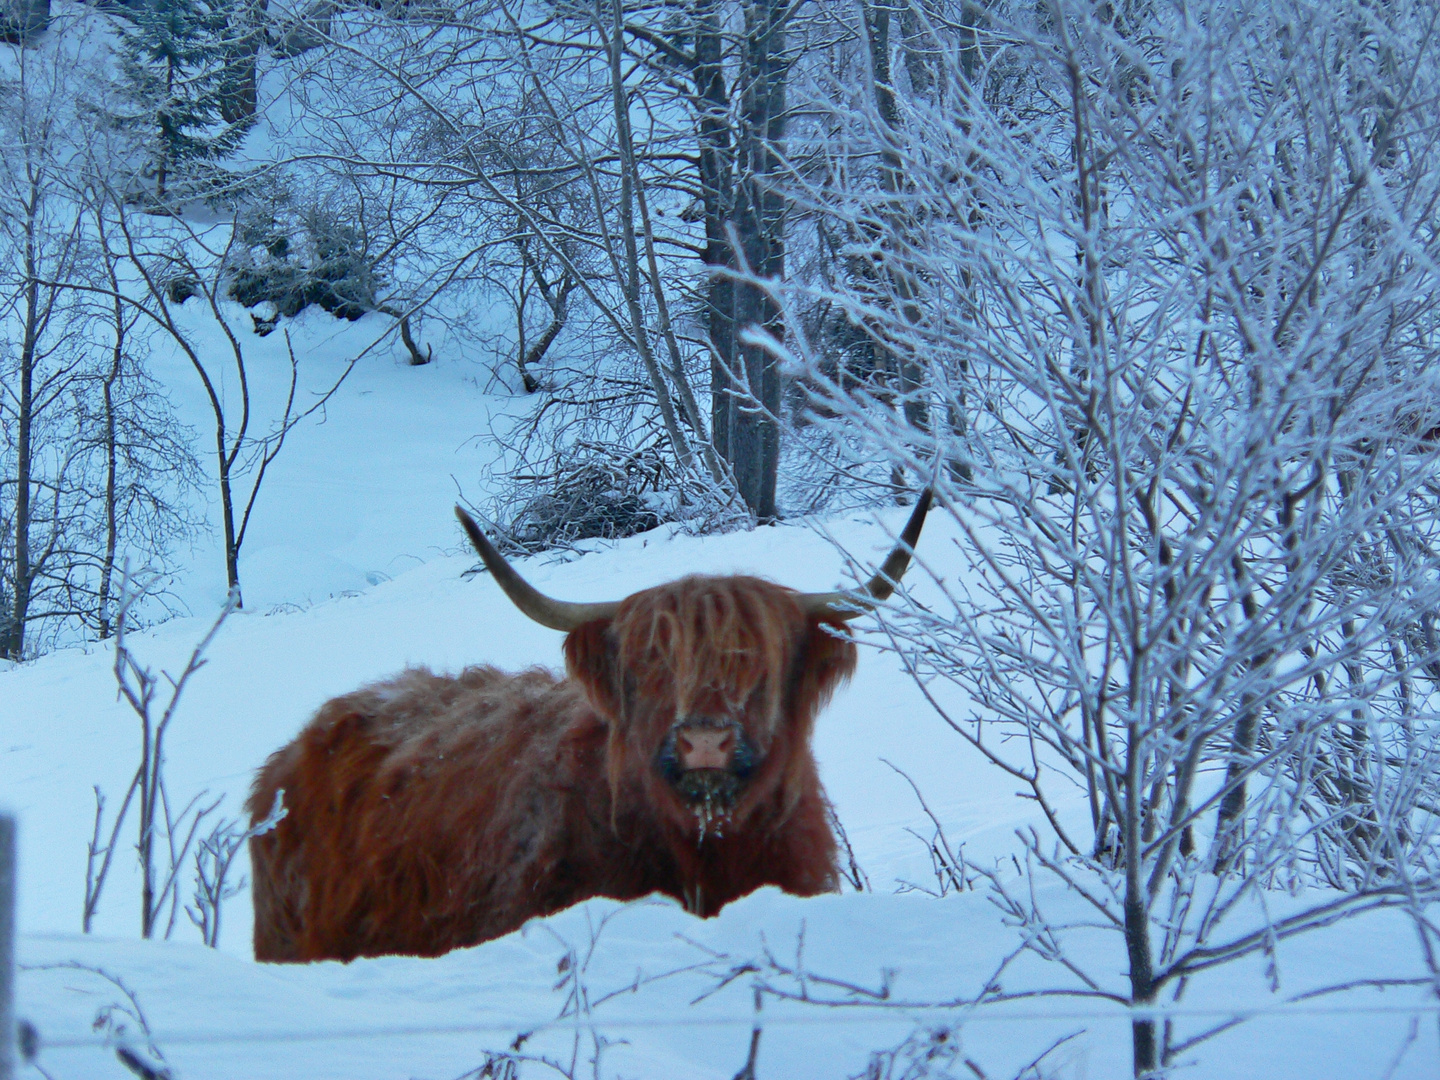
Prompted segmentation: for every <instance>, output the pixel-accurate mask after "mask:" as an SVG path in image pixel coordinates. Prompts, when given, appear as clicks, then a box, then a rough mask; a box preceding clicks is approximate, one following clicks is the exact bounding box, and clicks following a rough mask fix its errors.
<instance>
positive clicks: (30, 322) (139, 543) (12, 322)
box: [0, 21, 196, 658]
mask: <svg viewBox="0 0 1440 1080" xmlns="http://www.w3.org/2000/svg"><path fill="white" fill-rule="evenodd" d="M93 45H94V42H93V41H92V40H91V39H90V37H89V35H88V34H87V32H86V29H85V27H84V26H83V25H82V24H76V23H73V22H70V21H65V22H60V21H57V22H56V23H55V25H54V28H53V30H52V32H51V34H50V36H49V46H48V47H47V48H46V49H45V50H43V51H41V50H28V49H26V50H17V53H16V57H15V59H16V68H15V71H16V77H15V80H14V82H13V84H10V85H7V88H6V89H7V96H6V98H5V103H4V107H3V109H0V124H3V127H4V131H5V138H4V139H3V147H0V200H3V201H4V203H5V207H6V212H5V213H4V214H3V215H0V216H3V239H0V242H3V244H4V246H5V250H6V252H7V258H6V259H5V267H6V273H5V275H4V286H3V287H4V294H3V295H4V305H3V320H4V322H3V325H4V330H5V334H6V337H7V341H8V342H9V346H8V347H6V348H5V349H4V352H3V355H0V365H3V369H4V373H5V377H4V379H3V381H0V385H3V391H0V523H3V525H4V542H3V544H0V594H3V596H4V600H5V604H4V613H3V615H0V628H3V630H0V655H4V656H7V657H11V658H19V657H21V656H23V655H26V654H27V653H28V652H32V651H33V650H34V649H35V647H36V646H37V644H39V643H43V642H44V641H46V640H53V639H55V638H57V637H61V636H63V635H66V634H70V635H76V634H79V633H82V632H98V633H99V634H100V635H101V636H102V637H103V636H105V635H106V634H107V633H108V626H109V620H110V615H109V608H110V604H111V595H110V593H111V579H112V577H113V567H114V565H115V561H116V559H117V557H119V556H120V554H122V553H125V554H128V555H129V556H131V557H132V558H133V559H134V560H135V562H136V563H137V565H138V564H141V563H143V564H144V566H145V568H146V570H147V571H158V570H159V569H160V568H161V565H162V564H163V562H164V560H165V558H166V556H167V554H168V552H169V550H170V548H171V545H172V544H173V543H174V542H175V541H176V540H178V539H180V538H182V537H183V536H184V535H185V534H186V532H187V531H188V530H189V528H190V526H191V523H190V521H189V519H188V515H187V514H186V512H185V509H184V497H185V494H186V493H187V491H188V490H189V488H190V486H191V485H193V483H194V480H195V478H196V470H195V467H194V459H193V457H192V456H191V454H190V452H189V450H188V446H187V445H186V435H187V433H186V432H185V431H184V429H183V428H181V427H180V426H179V425H178V424H177V423H176V421H175V419H174V416H173V413H172V411H171V410H170V408H169V406H168V404H167V403H166V401H165V399H164V396H163V395H161V394H158V393H156V392H155V386H154V384H153V382H152V381H151V380H150V379H149V378H148V376H147V374H146V372H145V369H144V366H143V363H142V361H143V358H144V340H143V335H137V334H135V333H133V332H132V329H133V328H132V326H131V325H130V323H131V321H133V320H127V318H126V317H125V316H124V314H123V313H122V312H119V311H118V310H111V309H110V308H109V307H108V306H106V305H100V306H98V307H97V305H96V304H95V302H94V295H93V294H92V293H90V292H89V291H87V288H86V286H89V285H90V284H91V283H92V282H93V281H94V280H95V279H97V278H99V279H102V280H103V279H104V278H105V276H106V275H107V274H110V275H111V276H112V277H113V264H111V263H110V262H107V261H106V260H105V258H104V257H103V248H102V246H101V245H99V244H97V242H96V237H95V233H94V229H93V221H92V217H91V209H92V208H91V204H90V202H89V200H88V193H87V191H86V189H85V176H86V169H85V168H84V167H83V165H82V164H81V163H82V162H83V161H84V160H85V157H86V153H87V150H88V139H89V136H90V135H91V134H92V133H93V132H94V130H95V123H94V117H93V116H92V115H90V114H89V113H88V112H87V111H86V110H85V109H84V108H83V105H82V102H81V100H80V99H81V98H83V96H84V92H85V91H86V88H87V86H88V82H87V75H86V68H85V58H86V57H87V55H88V50H90V49H91V48H92V47H93ZM40 628H44V632H45V637H43V638H37V636H36V631H37V629H40Z"/></svg>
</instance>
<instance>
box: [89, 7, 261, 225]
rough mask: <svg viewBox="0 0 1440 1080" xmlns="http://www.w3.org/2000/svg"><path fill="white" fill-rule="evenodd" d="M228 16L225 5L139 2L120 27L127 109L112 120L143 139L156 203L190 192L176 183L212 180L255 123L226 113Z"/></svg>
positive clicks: (145, 169) (229, 61)
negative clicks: (215, 166)
mask: <svg viewBox="0 0 1440 1080" xmlns="http://www.w3.org/2000/svg"><path fill="white" fill-rule="evenodd" d="M229 15H230V11H229V10H228V6H227V5H225V4H224V3H223V2H219V3H216V2H209V3H207V2H206V0H139V3H137V4H135V5H134V6H133V7H132V8H131V9H130V18H131V22H130V23H129V24H122V26H121V27H120V31H119V36H120V64H121V71H122V75H123V84H122V96H123V99H124V100H125V101H126V102H127V105H128V107H127V108H126V110H125V111H124V113H122V114H120V115H118V116H117V117H116V120H117V121H118V122H119V123H120V124H122V125H123V126H125V127H127V128H130V129H131V130H133V131H135V132H136V133H137V134H139V135H140V137H141V139H142V144H143V148H144V149H143V152H144V154H145V156H146V159H147V160H146V161H145V164H144V165H143V167H142V175H144V176H145V177H147V178H153V179H154V181H155V196H156V199H157V201H161V202H163V201H165V200H166V197H167V194H168V195H170V196H171V197H172V198H173V197H175V196H176V195H179V196H181V197H184V195H186V194H189V193H191V192H188V191H185V190H183V188H182V189H181V190H179V191H177V190H176V188H177V184H178V183H179V181H180V179H181V178H184V180H187V181H192V182H193V181H195V180H203V179H204V178H205V177H206V176H207V175H210V176H213V174H214V170H213V169H210V168H207V166H211V165H213V163H215V162H218V161H220V160H221V159H223V158H226V157H228V156H229V155H230V154H232V153H234V151H235V149H236V148H237V147H238V146H239V144H240V141H241V140H242V139H243V138H244V137H245V133H246V132H247V131H249V129H250V127H251V126H252V125H253V124H254V116H253V114H251V115H248V116H239V117H236V116H235V114H234V112H233V110H231V109H229V108H228V107H227V102H228V97H227V93H228V92H233V91H231V88H230V86H229V85H228V83H229V80H228V79H227V76H229V74H230V72H229V68H230V66H231V65H232V62H233V59H234V56H233V54H234V52H235V42H234V41H232V40H231V38H232V37H233V34H232V33H231V19H230V18H229ZM237 32H240V33H244V32H245V30H244V28H243V27H242V28H240V29H239V30H238V31H237ZM230 117H234V118H233V119H231V118H230Z"/></svg>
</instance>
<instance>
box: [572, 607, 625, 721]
mask: <svg viewBox="0 0 1440 1080" xmlns="http://www.w3.org/2000/svg"><path fill="white" fill-rule="evenodd" d="M565 670H566V671H568V672H569V674H570V677H571V678H572V679H574V680H576V681H577V682H578V683H579V684H580V685H581V686H583V687H584V688H585V695H586V696H587V697H588V698H589V699H590V704H592V705H594V706H595V708H596V709H597V710H598V711H599V712H600V714H601V715H602V716H605V717H606V718H608V719H612V720H613V719H617V718H618V717H619V715H620V700H619V698H620V695H619V689H618V686H617V682H616V677H615V676H616V670H615V647H614V646H613V645H612V644H611V643H610V620H609V619H596V620H595V621H594V622H588V623H582V624H581V625H580V626H577V627H576V628H575V629H574V630H571V631H570V633H569V634H568V635H566V637H565Z"/></svg>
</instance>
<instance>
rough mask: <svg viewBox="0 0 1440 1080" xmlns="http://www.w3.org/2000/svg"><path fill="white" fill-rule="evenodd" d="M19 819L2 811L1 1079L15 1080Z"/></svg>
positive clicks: (0, 857)
mask: <svg viewBox="0 0 1440 1080" xmlns="http://www.w3.org/2000/svg"><path fill="white" fill-rule="evenodd" d="M17 877H18V870H17V864H16V860H15V819H14V818H13V817H11V816H10V815H9V814H0V1080H15V1074H16V1073H17V1072H18V1071H19V1070H18V1069H17V1067H16V1064H15V881H16V878H17Z"/></svg>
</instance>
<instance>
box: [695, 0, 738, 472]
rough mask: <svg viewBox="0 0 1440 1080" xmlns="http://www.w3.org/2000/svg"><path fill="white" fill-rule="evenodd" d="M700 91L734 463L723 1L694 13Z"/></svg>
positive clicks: (714, 415) (715, 396)
mask: <svg viewBox="0 0 1440 1080" xmlns="http://www.w3.org/2000/svg"><path fill="white" fill-rule="evenodd" d="M695 91H696V96H697V98H698V99H699V101H700V103H701V104H700V110H701V111H700V122H699V127H700V133H699V139H700V199H701V203H702V205H703V207H704V211H705V251H704V253H703V254H702V256H701V258H702V260H703V261H704V263H705V265H706V266H708V267H709V268H710V271H711V276H710V280H709V282H708V284H707V285H706V296H705V329H706V333H707V336H708V338H709V343H710V438H711V440H712V442H713V443H714V446H715V451H716V453H718V454H719V455H720V456H721V457H722V458H724V459H725V460H726V461H731V460H733V458H732V456H731V446H732V444H733V441H734V438H733V436H734V421H735V415H736V411H737V409H736V402H735V398H734V396H733V394H734V390H735V380H734V378H733V373H734V372H735V371H736V370H737V368H736V358H735V283H734V281H733V280H731V278H730V276H729V274H730V272H732V271H733V270H734V269H735V253H734V251H733V250H732V248H731V246H730V238H729V236H728V235H727V234H726V230H727V228H728V225H729V222H730V218H731V215H732V213H733V209H734V201H735V199H734V190H733V174H734V163H733V160H732V154H733V147H732V145H731V138H730V119H729V113H730V99H729V94H728V93H727V91H726V87H725V71H724V39H723V37H722V35H721V25H720V12H719V0H700V2H699V3H697V4H696V9H695Z"/></svg>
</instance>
